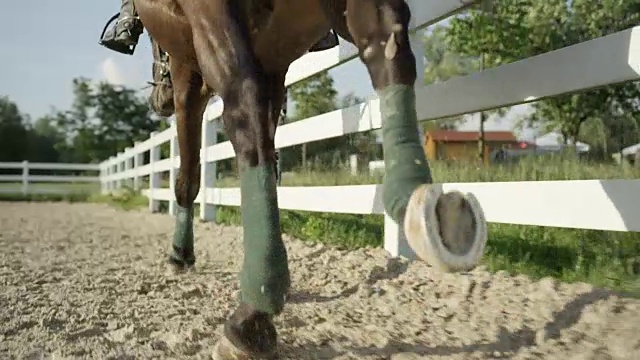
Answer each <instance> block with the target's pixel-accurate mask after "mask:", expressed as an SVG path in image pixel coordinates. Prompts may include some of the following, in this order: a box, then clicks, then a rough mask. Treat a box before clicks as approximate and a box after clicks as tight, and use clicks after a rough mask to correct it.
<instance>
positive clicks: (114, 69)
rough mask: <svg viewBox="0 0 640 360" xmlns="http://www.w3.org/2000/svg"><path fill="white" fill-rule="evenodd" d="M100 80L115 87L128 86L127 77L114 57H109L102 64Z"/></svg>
mask: <svg viewBox="0 0 640 360" xmlns="http://www.w3.org/2000/svg"><path fill="white" fill-rule="evenodd" d="M100 78H102V79H103V80H106V81H107V82H109V83H111V84H113V85H126V81H125V76H124V74H123V73H122V70H120V67H119V66H118V64H117V63H116V61H115V60H114V59H113V58H112V57H108V58H106V59H104V60H103V61H102V62H101V63H100Z"/></svg>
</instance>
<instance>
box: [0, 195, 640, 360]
mask: <svg viewBox="0 0 640 360" xmlns="http://www.w3.org/2000/svg"><path fill="white" fill-rule="evenodd" d="M172 229H173V220H172V218H171V217H170V216H168V215H163V214H149V213H147V212H146V211H132V212H125V211H122V210H116V209H114V208H110V207H108V206H106V205H95V204H73V205H72V204H61V203H58V204H46V203H33V204H27V203H0V244H1V247H0V249H1V250H0V256H1V257H0V359H68V358H71V359H74V358H91V359H147V358H155V359H162V358H173V359H176V358H180V359H183V358H197V359H201V358H202V359H208V358H209V356H210V352H211V349H212V347H213V345H214V343H215V341H216V339H217V338H218V336H219V335H220V332H221V329H222V324H223V322H224V319H225V318H226V316H227V315H228V314H229V313H230V311H231V310H232V306H233V304H234V302H233V301H234V300H235V296H236V292H237V289H238V281H237V271H238V269H239V265H240V262H241V259H242V251H241V247H240V245H241V241H240V239H241V235H240V234H241V232H240V231H239V229H238V228H235V227H220V226H214V225H212V224H206V223H198V224H197V225H196V256H197V258H198V263H197V266H198V271H197V272H196V273H194V274H189V275H186V276H185V275H183V276H181V277H175V276H167V275H166V273H165V271H164V270H165V268H164V265H163V262H164V260H165V254H166V252H167V249H168V248H169V246H170V241H171V240H170V239H171V236H170V235H171V231H172ZM286 242H287V246H288V249H289V258H290V262H291V272H292V276H293V290H292V295H291V299H290V304H289V305H288V307H287V308H286V310H285V312H284V314H283V315H282V316H280V317H279V318H278V320H277V326H278V328H279V331H280V335H281V343H282V351H283V354H282V355H283V356H282V357H283V358H288V359H299V360H302V359H395V360H400V359H499V358H507V359H562V360H571V359H576V360H578V359H581V360H587V359H635V360H637V359H640V300H637V299H629V298H625V297H622V296H618V295H615V294H614V293H611V292H608V291H605V290H600V289H596V288H593V287H591V286H589V285H585V284H573V285H568V284H563V283H559V282H557V281H554V280H552V279H543V280H542V281H532V280H530V279H528V278H526V277H524V276H518V277H509V276H505V274H500V273H498V274H494V275H491V274H489V273H488V272H486V271H483V270H481V269H478V270H474V271H473V272H471V273H468V274H458V275H453V274H440V273H437V272H434V271H432V270H430V268H429V267H428V266H426V265H425V264H424V263H421V262H413V263H411V264H410V265H408V264H407V263H406V262H404V261H400V260H390V259H387V258H386V256H385V254H384V252H383V251H382V250H380V249H369V250H361V251H355V252H346V251H339V250H335V249H333V248H330V247H326V246H319V245H318V246H313V245H307V244H304V243H302V242H300V241H296V240H292V239H287V241H286Z"/></svg>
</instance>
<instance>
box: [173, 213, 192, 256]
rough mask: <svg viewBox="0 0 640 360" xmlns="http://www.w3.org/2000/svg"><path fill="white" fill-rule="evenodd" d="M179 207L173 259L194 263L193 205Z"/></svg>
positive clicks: (174, 233) (174, 234) (174, 235)
mask: <svg viewBox="0 0 640 360" xmlns="http://www.w3.org/2000/svg"><path fill="white" fill-rule="evenodd" d="M176 207H177V213H176V225H175V230H174V232H173V254H172V255H171V257H172V259H173V260H175V261H176V262H177V263H179V264H181V265H193V264H194V263H195V260H196V259H195V255H194V253H193V207H190V208H183V207H182V206H178V205H176Z"/></svg>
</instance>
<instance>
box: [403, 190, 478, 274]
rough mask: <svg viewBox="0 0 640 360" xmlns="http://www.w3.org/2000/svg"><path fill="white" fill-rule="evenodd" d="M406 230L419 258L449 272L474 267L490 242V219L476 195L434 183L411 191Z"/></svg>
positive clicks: (406, 234)
mask: <svg viewBox="0 0 640 360" xmlns="http://www.w3.org/2000/svg"><path fill="white" fill-rule="evenodd" d="M404 232H405V236H406V238H407V242H408V243H409V246H410V247H411V248H412V249H413V251H415V253H416V255H418V257H419V258H421V259H422V260H424V261H426V262H427V263H428V264H429V265H431V266H433V267H434V268H436V269H438V270H440V271H445V272H455V271H468V270H471V269H473V268H474V267H475V266H477V265H478V263H479V262H480V259H481V258H482V255H483V254H484V248H485V245H486V243H487V222H486V220H485V217H484V213H483V211H482V207H481V206H480V204H479V203H478V200H477V199H476V197H475V196H473V194H470V193H468V194H463V193H461V192H459V191H452V192H449V193H446V194H445V193H443V192H442V188H441V187H440V186H438V185H431V184H424V185H421V186H419V187H418V188H417V189H416V190H415V191H414V192H413V194H412V195H411V198H410V199H409V204H408V205H407V211H406V214H405V218H404Z"/></svg>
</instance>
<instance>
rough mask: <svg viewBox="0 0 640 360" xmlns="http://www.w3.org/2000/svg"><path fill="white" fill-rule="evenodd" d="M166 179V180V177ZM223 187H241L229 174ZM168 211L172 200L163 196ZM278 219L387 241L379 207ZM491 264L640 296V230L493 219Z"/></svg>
mask: <svg viewBox="0 0 640 360" xmlns="http://www.w3.org/2000/svg"><path fill="white" fill-rule="evenodd" d="M432 172H433V175H434V178H435V181H437V182H479V181H482V182H489V181H491V182H497V181H528V180H578V179H639V178H640V169H638V168H630V167H620V166H616V165H603V164H589V163H584V162H578V161H576V160H575V159H571V158H562V157H549V158H536V159H527V160H524V161H522V162H520V163H517V164H514V165H511V166H489V167H480V168H478V167H477V166H475V165H468V164H454V165H447V164H444V163H434V164H432ZM381 179H382V178H381V177H380V176H373V177H372V176H367V175H362V176H351V175H350V174H349V173H348V171H346V170H338V171H335V170H334V171H321V170H312V171H310V170H308V171H298V172H296V173H295V174H294V175H292V174H289V175H287V176H284V177H283V184H282V185H283V186H310V185H315V186H318V185H353V184H371V183H380V182H381ZM162 186H163V187H168V183H166V181H165V182H164V183H163V185H162ZM216 186H218V187H236V186H238V179H237V178H235V177H228V178H225V179H222V180H219V181H218V182H217V183H216ZM87 201H99V202H107V203H110V204H112V205H114V206H119V207H122V208H124V209H132V208H136V207H141V206H147V199H146V198H145V197H143V196H141V195H140V194H139V193H135V192H132V191H124V192H123V193H121V194H120V195H119V196H117V197H112V196H100V195H91V196H89V197H87ZM161 204H162V208H163V209H164V211H166V208H167V204H166V203H164V202H162V203H161ZM217 221H218V223H221V224H226V225H240V223H241V222H240V212H239V211H238V208H235V207H219V208H218V212H217ZM281 225H282V229H283V231H284V232H285V233H288V234H290V235H292V236H294V237H296V238H299V239H301V240H303V241H309V242H320V243H324V244H330V245H333V246H336V247H339V248H343V249H356V248H362V247H380V246H382V237H383V232H384V226H383V217H382V216H381V215H351V214H329V213H311V212H304V211H289V210H282V211H281ZM483 263H484V265H486V266H487V268H488V269H489V270H490V271H499V270H505V271H507V272H509V273H512V274H525V275H528V276H531V277H533V278H542V277H546V276H552V277H555V278H557V279H560V280H562V281H566V282H575V281H582V282H588V283H591V284H594V285H596V286H602V287H606V288H611V289H616V290H621V291H625V292H628V293H631V294H633V295H636V296H640V233H638V232H630V233H624V232H613V231H596V230H581V229H565V228H552V227H541V226H523V225H505V224H490V225H489V242H488V246H487V254H486V256H485V258H484V260H483Z"/></svg>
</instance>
